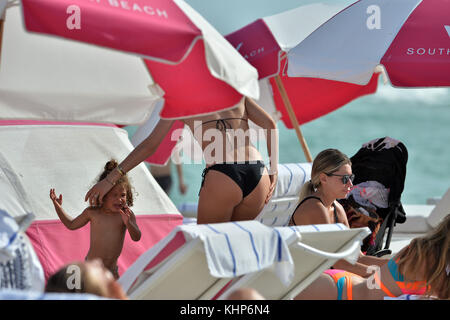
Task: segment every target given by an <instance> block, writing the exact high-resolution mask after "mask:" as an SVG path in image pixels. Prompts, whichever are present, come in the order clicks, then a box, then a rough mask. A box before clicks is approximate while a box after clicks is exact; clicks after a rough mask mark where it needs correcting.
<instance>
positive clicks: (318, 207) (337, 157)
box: [290, 149, 387, 277]
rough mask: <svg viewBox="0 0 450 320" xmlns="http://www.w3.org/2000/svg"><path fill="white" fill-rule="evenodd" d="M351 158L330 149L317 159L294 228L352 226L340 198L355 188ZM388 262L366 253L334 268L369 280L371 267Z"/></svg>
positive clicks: (294, 217) (304, 191)
mask: <svg viewBox="0 0 450 320" xmlns="http://www.w3.org/2000/svg"><path fill="white" fill-rule="evenodd" d="M354 177H355V176H354V175H353V173H352V163H351V161H350V159H349V158H348V157H347V156H346V155H345V154H343V153H342V152H340V151H339V150H337V149H326V150H323V151H322V152H320V153H319V154H318V155H317V156H316V158H315V159H314V162H313V165H312V169H311V180H310V181H308V182H306V183H305V184H304V185H303V187H302V189H301V191H300V196H299V199H300V202H299V204H298V205H297V208H296V209H295V211H294V213H293V214H292V216H291V220H290V225H308V224H328V223H342V224H344V225H346V226H347V227H349V224H348V220H347V215H346V213H345V210H344V208H343V207H342V205H341V204H340V203H339V202H337V201H336V199H343V198H345V196H346V195H347V193H348V192H350V190H351V188H352V187H353V184H352V181H353V179H354ZM386 261H387V260H386V259H380V258H376V257H370V256H365V255H363V254H362V253H361V254H360V257H359V259H358V262H357V263H356V264H355V265H352V264H350V263H349V262H347V261H345V260H339V261H338V262H337V263H336V264H335V265H334V268H337V269H344V270H346V271H349V272H352V273H355V274H358V275H360V276H362V277H368V276H369V275H370V273H369V272H368V269H367V268H368V266H369V265H379V266H381V265H383V264H384V263H385V262H386Z"/></svg>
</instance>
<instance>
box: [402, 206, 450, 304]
mask: <svg viewBox="0 0 450 320" xmlns="http://www.w3.org/2000/svg"><path fill="white" fill-rule="evenodd" d="M449 266H450V214H448V215H447V216H446V217H445V218H444V219H443V220H442V222H441V223H440V224H439V225H438V226H437V227H436V228H435V229H434V230H432V231H430V232H429V233H428V234H427V235H425V236H423V237H420V238H415V239H413V240H412V241H411V243H410V245H409V246H408V247H407V248H405V249H404V250H402V251H401V252H400V254H399V262H398V267H399V272H400V273H401V274H403V275H405V278H406V279H417V277H418V275H420V278H421V279H420V280H424V281H425V282H426V285H427V287H428V289H427V295H434V296H436V297H437V298H439V299H450V274H448V273H447V272H448V271H447V270H448V269H447V268H448V267H449Z"/></svg>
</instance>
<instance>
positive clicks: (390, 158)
mask: <svg viewBox="0 0 450 320" xmlns="http://www.w3.org/2000/svg"><path fill="white" fill-rule="evenodd" d="M350 160H351V161H352V171H353V174H354V175H355V179H354V181H353V185H354V186H355V190H352V192H351V193H350V195H349V197H348V199H345V200H341V203H342V204H343V206H344V208H346V212H347V217H348V218H349V223H350V222H351V217H350V215H351V213H350V212H349V211H347V210H349V208H352V209H355V210H356V211H358V210H364V212H365V215H366V216H368V213H369V212H370V215H371V219H366V220H365V221H370V223H369V224H368V225H367V226H368V227H369V228H370V229H371V230H372V235H371V236H369V237H368V238H366V240H367V239H371V241H370V242H369V241H366V242H365V248H364V249H367V254H370V255H375V254H376V253H377V251H379V250H380V249H381V247H382V244H383V239H384V234H385V230H386V228H389V233H388V238H387V240H386V246H385V249H388V248H389V244H390V239H391V236H392V232H393V227H394V225H395V224H396V223H404V222H405V221H406V213H405V210H404V209H403V206H402V203H401V195H402V192H403V189H404V186H405V178H406V164H407V162H408V150H407V149H406V146H405V145H404V144H403V143H402V142H401V141H398V140H395V139H392V138H389V137H384V138H379V139H374V140H371V141H369V142H367V143H365V144H364V145H363V146H362V147H361V149H359V150H358V152H357V153H356V154H355V155H354V156H353V157H351V158H350ZM368 183H373V184H374V185H376V186H379V188H380V192H379V193H378V195H380V194H381V195H387V199H384V200H385V201H384V203H383V205H380V204H379V203H380V202H383V201H380V199H381V200H383V196H378V198H377V201H373V202H372V201H371V199H370V195H369V196H368V198H366V199H363V200H364V201H362V200H361V199H362V198H363V197H356V195H357V194H355V193H356V192H359V193H360V194H361V193H363V191H364V188H365V187H364V186H367V184H368ZM352 193H353V195H352ZM368 205H369V206H368ZM355 210H353V212H354V211H355ZM361 212H363V211H361ZM361 217H362V215H361Z"/></svg>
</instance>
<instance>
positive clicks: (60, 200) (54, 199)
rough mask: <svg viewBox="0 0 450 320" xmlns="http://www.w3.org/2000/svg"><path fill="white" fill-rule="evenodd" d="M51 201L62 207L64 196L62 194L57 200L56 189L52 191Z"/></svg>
mask: <svg viewBox="0 0 450 320" xmlns="http://www.w3.org/2000/svg"><path fill="white" fill-rule="evenodd" d="M50 199H52V201H53V202H56V203H58V204H59V205H62V194H60V195H59V198H57V197H56V193H55V189H50Z"/></svg>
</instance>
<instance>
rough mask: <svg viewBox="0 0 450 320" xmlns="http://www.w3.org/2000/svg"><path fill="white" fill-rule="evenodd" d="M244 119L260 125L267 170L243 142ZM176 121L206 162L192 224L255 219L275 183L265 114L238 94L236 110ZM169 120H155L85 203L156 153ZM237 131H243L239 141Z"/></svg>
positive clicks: (272, 136) (274, 150)
mask: <svg viewBox="0 0 450 320" xmlns="http://www.w3.org/2000/svg"><path fill="white" fill-rule="evenodd" d="M248 120H252V121H253V122H254V123H255V124H256V125H258V126H259V127H261V128H262V129H265V133H266V141H267V150H268V156H269V158H270V168H271V169H270V172H269V170H268V168H266V166H265V164H264V163H263V162H262V156H261V154H260V153H259V151H258V150H257V149H256V148H255V147H254V146H253V145H252V144H251V143H250V141H248V140H249V139H248V135H246V132H248V130H249V126H248ZM182 121H183V122H184V123H185V124H186V125H187V126H188V127H189V128H190V129H191V131H192V132H193V135H194V137H195V139H196V140H197V141H198V142H199V144H200V146H201V147H202V150H203V156H204V159H205V162H206V168H205V170H204V172H203V180H202V186H201V188H200V194H199V203H198V211H197V223H199V224H201V223H218V222H228V221H238V220H252V219H254V218H256V216H257V215H258V214H259V212H260V211H261V210H262V208H263V207H264V205H265V204H266V203H267V202H268V201H269V199H270V198H271V196H272V194H273V191H274V188H275V186H276V182H277V171H276V170H277V168H278V133H277V129H276V124H275V122H274V121H273V119H272V118H271V117H270V115H269V114H268V113H267V112H265V111H264V110H263V109H262V108H261V107H260V106H258V105H257V104H256V103H255V102H254V101H253V100H252V99H250V98H244V99H242V101H241V103H240V104H239V105H238V106H237V107H236V108H233V109H230V110H225V111H222V112H218V113H215V114H211V115H208V116H201V117H196V118H189V119H184V120H182ZM172 124H173V120H164V119H161V120H160V121H159V123H158V124H157V125H156V127H155V129H154V130H153V132H152V133H151V134H150V135H149V136H148V137H147V138H146V139H145V140H144V141H142V142H141V143H140V144H139V145H138V146H137V147H136V148H135V149H134V150H133V151H132V152H131V153H130V154H129V155H128V156H127V157H126V158H125V159H124V160H123V161H122V162H121V163H120V164H119V167H118V170H114V171H113V172H112V173H111V174H110V175H108V177H107V179H104V180H102V181H100V182H98V183H97V184H96V185H94V186H93V187H92V188H91V189H90V190H89V191H88V192H87V194H86V197H85V200H89V202H90V204H91V205H97V204H99V203H101V201H102V198H103V196H104V195H105V194H106V193H107V192H108V191H109V189H111V188H112V186H113V183H114V182H115V181H117V180H118V179H119V178H120V176H121V175H122V174H124V173H126V172H128V171H130V170H131V169H133V168H134V167H135V166H137V165H138V164H139V163H141V162H142V161H144V160H145V159H146V158H148V157H149V156H150V155H152V154H153V153H154V152H155V151H156V149H157V147H158V146H159V144H160V143H161V141H162V140H163V139H164V137H165V136H166V134H167V133H168V132H169V130H170V128H171V126H172ZM200 129H201V130H200ZM239 135H243V136H244V139H240V138H241V137H240V136H239ZM245 136H247V138H245ZM211 137H214V138H213V139H211ZM236 137H237V139H236ZM216 140H218V141H216ZM236 140H237V143H235V142H236ZM221 142H222V143H221ZM217 146H219V147H218V148H217ZM212 147H214V148H212ZM211 150H212V151H211ZM205 151H206V152H205Z"/></svg>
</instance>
